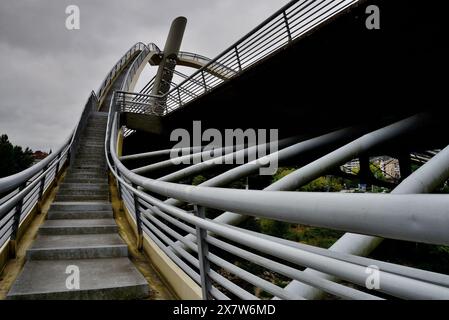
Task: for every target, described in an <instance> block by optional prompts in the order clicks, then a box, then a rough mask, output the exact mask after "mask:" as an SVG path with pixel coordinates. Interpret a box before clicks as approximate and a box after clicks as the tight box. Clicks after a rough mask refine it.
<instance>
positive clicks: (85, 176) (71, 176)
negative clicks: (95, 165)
mask: <svg viewBox="0 0 449 320" xmlns="http://www.w3.org/2000/svg"><path fill="white" fill-rule="evenodd" d="M80 179H81V180H89V181H97V180H103V181H107V175H106V173H104V174H99V173H97V174H82V173H72V174H71V173H67V175H66V176H65V179H64V181H67V182H68V181H73V180H80Z"/></svg>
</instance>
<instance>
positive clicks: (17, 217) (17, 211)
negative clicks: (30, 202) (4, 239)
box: [9, 182, 26, 258]
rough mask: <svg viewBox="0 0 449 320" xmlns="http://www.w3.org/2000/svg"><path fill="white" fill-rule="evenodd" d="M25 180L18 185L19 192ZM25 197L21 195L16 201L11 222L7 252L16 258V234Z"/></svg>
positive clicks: (24, 185) (23, 186)
mask: <svg viewBox="0 0 449 320" xmlns="http://www.w3.org/2000/svg"><path fill="white" fill-rule="evenodd" d="M25 187H26V182H25V183H24V184H23V185H21V186H20V187H19V193H20V192H21V191H22V190H23V189H25ZM24 198H25V197H22V199H20V201H19V202H18V203H17V205H16V208H15V212H14V216H13V219H14V221H13V224H12V232H11V239H10V246H9V252H10V254H11V257H13V258H16V257H17V236H18V233H19V225H20V216H21V215H22V207H23V199H24Z"/></svg>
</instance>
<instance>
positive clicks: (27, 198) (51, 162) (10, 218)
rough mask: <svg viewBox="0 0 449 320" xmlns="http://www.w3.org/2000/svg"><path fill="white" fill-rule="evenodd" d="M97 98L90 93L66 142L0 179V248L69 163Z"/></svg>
mask: <svg viewBox="0 0 449 320" xmlns="http://www.w3.org/2000/svg"><path fill="white" fill-rule="evenodd" d="M97 103H98V99H97V97H96V94H95V92H93V91H92V92H91V94H90V95H89V98H88V99H87V101H86V104H85V106H84V109H83V111H82V113H81V115H80V118H79V121H78V122H77V124H76V127H75V129H74V130H73V132H72V133H71V134H70V136H69V137H68V138H67V139H66V141H65V142H64V143H63V144H62V145H61V146H60V147H59V148H58V149H57V150H56V151H55V152H53V153H52V154H50V155H48V156H47V157H46V158H45V159H43V160H42V161H40V162H38V163H37V164H35V165H33V166H32V167H30V168H28V169H25V170H23V171H21V172H19V173H16V174H14V175H11V176H8V177H4V178H1V179H0V193H2V194H3V197H2V199H0V203H1V204H0V247H2V246H3V245H4V244H5V242H6V241H7V240H8V238H10V237H11V239H12V240H15V237H16V236H17V232H18V228H19V225H20V222H21V221H22V220H23V219H24V218H26V216H27V215H28V214H29V213H30V212H31V211H32V209H33V208H34V207H35V206H36V205H37V204H38V203H39V202H40V201H42V197H43V194H44V192H45V191H46V190H47V188H48V187H49V186H50V185H51V183H52V182H53V181H55V180H56V179H57V178H58V175H59V173H60V172H61V170H63V169H64V165H65V163H66V162H67V161H69V162H71V161H73V155H74V154H75V152H76V149H77V147H78V143H79V140H80V136H81V133H82V131H83V129H84V126H85V124H86V122H87V118H88V117H89V115H90V114H91V112H93V111H95V110H96V106H97Z"/></svg>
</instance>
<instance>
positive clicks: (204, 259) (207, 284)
mask: <svg viewBox="0 0 449 320" xmlns="http://www.w3.org/2000/svg"><path fill="white" fill-rule="evenodd" d="M195 215H196V216H197V217H199V218H202V219H205V218H206V210H205V208H204V207H202V206H198V205H195ZM206 237H207V230H205V229H203V228H200V227H198V226H197V227H196V239H197V241H196V244H197V246H198V262H199V264H200V279H201V291H202V293H203V300H211V299H212V296H211V294H210V289H211V286H212V285H211V281H210V278H209V272H210V265H209V259H208V255H209V246H208V244H207V241H206Z"/></svg>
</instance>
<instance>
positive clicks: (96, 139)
mask: <svg viewBox="0 0 449 320" xmlns="http://www.w3.org/2000/svg"><path fill="white" fill-rule="evenodd" d="M104 140H105V139H104V137H103V136H96V135H87V136H81V139H80V143H81V144H83V143H96V144H104Z"/></svg>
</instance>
